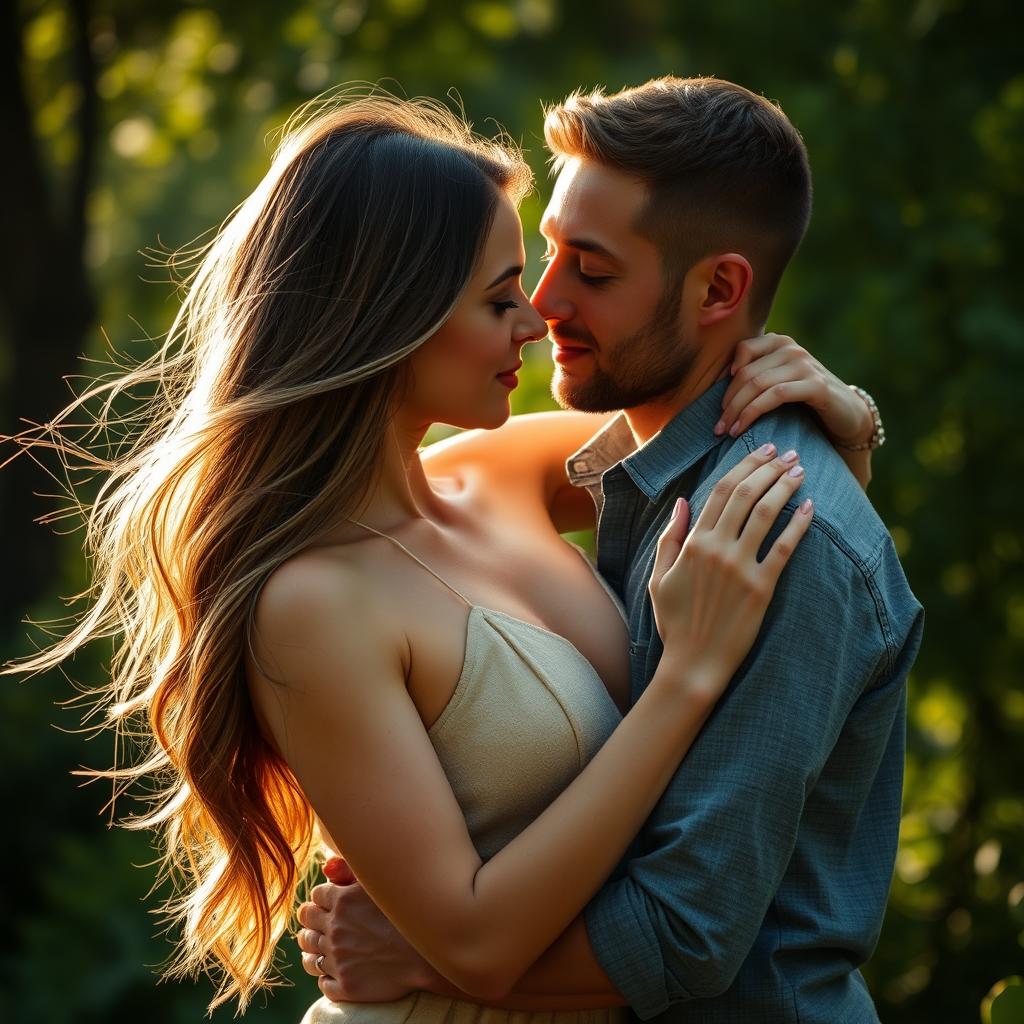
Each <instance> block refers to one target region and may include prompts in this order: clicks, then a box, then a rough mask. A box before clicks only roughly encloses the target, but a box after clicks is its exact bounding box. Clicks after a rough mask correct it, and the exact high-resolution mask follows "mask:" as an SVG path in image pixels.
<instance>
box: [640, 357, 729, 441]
mask: <svg viewBox="0 0 1024 1024" xmlns="http://www.w3.org/2000/svg"><path fill="white" fill-rule="evenodd" d="M735 347H736V346H735V345H730V346H729V347H728V348H727V349H726V350H724V351H723V350H722V349H721V348H718V350H717V352H715V353H714V354H712V353H710V352H708V350H707V349H705V350H703V351H702V355H703V354H704V353H705V352H707V353H708V355H707V357H706V358H704V359H701V358H699V357H698V359H697V360H696V361H695V362H694V365H693V367H692V368H691V370H690V372H689V373H688V374H687V375H686V377H685V378H684V380H683V382H682V383H681V384H680V385H679V387H678V388H675V389H674V390H673V391H670V392H669V393H668V394H665V395H662V396H660V397H659V398H656V399H654V400H653V401H650V402H646V403H644V404H643V405H638V406H636V408H634V409H624V410H623V412H624V413H625V416H626V422H627V423H628V424H629V429H630V430H632V432H633V439H634V440H635V441H636V445H637V447H638V448H639V447H640V446H641V445H644V444H646V443H647V442H648V441H650V439H651V438H652V437H654V435H655V434H657V433H658V431H659V430H661V429H662V428H663V427H664V426H665V424H666V423H668V422H670V421H671V420H672V419H673V418H674V417H675V416H676V415H677V414H678V413H680V412H682V411H683V409H685V408H686V407H687V406H688V405H690V404H691V403H692V402H694V401H695V400H696V399H698V398H700V396H701V395H703V394H704V392H705V391H707V389H708V388H709V387H711V386H712V384H714V383H715V382H716V381H719V380H722V379H723V378H724V377H726V376H728V373H729V366H730V365H731V363H732V354H733V350H734V349H735Z"/></svg>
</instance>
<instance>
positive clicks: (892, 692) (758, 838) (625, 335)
mask: <svg viewBox="0 0 1024 1024" xmlns="http://www.w3.org/2000/svg"><path fill="white" fill-rule="evenodd" d="M545 134H546V138H547V142H548V145H549V147H550V148H551V150H552V152H553V154H554V157H555V162H556V167H557V168H558V170H559V174H558V179H557V182H556V185H555V189H554V194H553V196H552V199H551V202H550V204H549V205H548V208H547V210H546V211H545V214H544V219H543V222H542V226H541V230H542V232H543V234H544V235H545V237H546V239H547V241H548V249H549V251H548V259H549V264H548V267H547V269H546V271H545V273H544V275H543V277H542V279H541V281H540V283H539V284H538V286H537V290H536V293H535V295H534V302H535V304H536V306H537V308H538V310H539V311H540V313H541V314H542V315H543V316H544V318H545V319H546V320H547V321H548V324H549V328H550V331H551V335H552V339H553V341H554V343H555V346H556V349H555V359H556V364H557V369H556V374H555V379H554V382H553V389H554V391H555V394H556V395H557V397H558V399H559V401H560V402H561V403H562V404H563V405H566V406H569V407H572V408H576V409H582V410H589V411H607V410H613V409H622V410H624V411H623V414H622V415H621V416H619V417H618V418H616V419H615V420H613V421H612V422H611V423H610V424H608V425H607V426H606V427H605V428H604V429H603V430H602V431H601V432H600V433H599V434H598V435H597V436H596V437H595V438H593V439H592V441H591V442H590V443H588V444H587V445H586V446H585V447H584V448H583V449H582V450H580V451H579V452H577V453H576V454H575V455H574V456H572V458H570V459H569V462H568V467H567V471H568V478H569V481H570V482H571V484H573V485H574V486H576V487H578V488H583V489H586V490H587V491H589V492H590V494H591V495H592V497H593V499H594V500H595V502H596V503H597V507H598V510H599V525H598V567H599V569H600V570H601V572H602V574H603V575H604V576H605V578H606V579H607V580H608V581H609V583H611V585H612V586H613V587H614V588H615V589H616V590H617V591H618V593H619V595H620V596H621V597H622V599H623V601H624V602H625V605H626V608H627V611H628V614H629V628H630V641H631V643H630V661H631V678H632V695H633V699H634V700H635V699H636V697H637V696H638V695H639V694H640V693H641V692H642V690H643V689H644V687H645V686H646V685H647V682H648V681H649V679H650V677H651V675H652V673H653V671H654V667H655V666H656V665H657V663H658V659H659V656H660V654H661V648H660V642H659V638H658V633H657V630H656V628H655V627H654V622H653V616H652V611H651V605H650V601H649V598H648V595H647V582H648V580H649V578H650V573H651V569H652V565H653V559H654V553H655V545H656V542H657V539H658V537H659V535H660V534H661V532H662V529H663V527H664V525H665V522H666V521H667V519H668V517H669V515H670V514H671V510H672V508H673V505H674V503H675V500H676V498H677V497H679V496H683V497H686V498H687V499H688V500H689V502H690V506H691V509H692V514H693V515H694V516H696V515H698V514H699V511H700V508H701V507H702V506H703V503H704V501H705V500H706V499H707V496H708V494H709V493H710V491H711V489H712V487H713V486H714V485H715V482H716V481H717V480H719V479H720V478H721V477H722V476H723V475H724V474H725V473H726V472H727V471H728V470H729V469H730V468H731V467H732V466H734V465H735V464H736V463H737V462H739V461H740V460H741V459H742V458H743V457H744V456H745V455H747V454H748V453H749V452H751V451H753V450H755V449H756V448H758V447H760V446H761V445H762V444H763V443H765V442H767V441H769V440H770V441H773V442H775V444H776V445H778V446H779V450H780V451H785V450H786V449H787V448H792V449H797V450H799V452H800V458H801V461H802V463H803V465H804V466H805V467H806V469H807V471H808V479H810V480H811V481H813V486H814V498H815V517H814V521H813V525H812V528H811V530H810V531H809V532H808V534H807V536H806V537H805V538H804V540H803V542H802V544H801V546H800V547H799V548H798V550H797V552H796V554H795V555H794V556H793V559H792V562H791V565H790V567H789V568H788V570H787V573H786V574H785V576H784V577H783V579H782V580H781V581H780V583H779V586H778V590H777V592H776V595H775V598H774V600H773V603H772V605H771V607H770V608H769V612H768V615H767V618H766V621H765V624H764V627H763V629H762V631H761V634H760V636H759V639H758V642H757V644H756V645H755V647H754V649H753V651H752V652H751V654H750V656H749V657H748V659H747V660H746V662H745V663H744V665H743V666H742V667H741V669H740V671H739V672H738V673H737V675H736V677H735V678H734V680H733V683H732V685H731V687H730V690H729V692H728V693H727V695H726V696H725V697H724V698H723V700H722V701H721V702H720V704H719V706H718V707H717V708H716V710H715V712H714V714H713V715H712V717H711V719H710V720H709V721H708V723H707V725H706V726H705V728H704V730H703V731H702V733H701V735H700V737H699V738H698V740H697V741H696V742H695V744H694V746H693V747H692V748H691V750H690V752H689V754H688V755H687V757H686V759H685V761H684V762H683V764H682V766H681V767H680V768H679V770H678V772H677V773H676V776H675V778H674V780H673V781H672V783H671V784H670V785H669V787H668V789H667V790H666V792H665V794H664V796H663V797H662V799H661V801H660V802H659V804H658V806H657V808H656V809H655V811H654V813H653V814H652V815H651V817H650V818H649V820H648V822H647V823H646V825H645V827H644V829H643V830H642V832H641V834H640V835H639V836H638V837H637V840H636V842H635V843H634V847H633V849H632V850H631V852H630V854H629V856H628V857H627V858H626V860H625V862H624V864H623V865H622V867H621V869H620V871H619V872H618V873H617V874H616V876H615V877H613V878H612V879H611V880H610V881H609V882H608V883H607V884H606V885H605V887H604V888H603V889H602V890H601V891H600V892H599V893H598V894H597V896H596V897H595V898H594V899H593V900H592V902H591V903H590V904H589V906H588V907H587V909H586V912H585V914H584V915H583V916H582V917H581V918H580V919H578V920H577V921H576V922H574V923H573V924H572V925H571V926H570V927H569V928H568V929H567V930H566V932H565V933H564V934H563V935H562V937H561V938H560V939H559V940H558V941H557V942H556V943H555V944H554V945H553V946H552V947H551V949H550V950H549V951H548V952H547V953H546V954H545V955H544V956H543V957H541V959H540V960H539V961H538V962H537V963H536V964H535V965H534V967H533V968H531V970H530V971H529V972H527V974H526V975H525V976H524V977H523V978H522V979H521V980H520V982H519V983H518V985H517V987H516V989H515V990H514V991H513V992H512V993H510V994H509V997H508V999H507V1000H505V1001H503V1002H502V1004H501V1005H505V1006H509V1007H520V1008H530V1009H555V1008H561V1007H565V1008H568V1007H574V1006H580V1007H583V1006H594V1005H615V1004H616V1003H621V1001H622V1000H625V1002H627V1003H628V1004H629V1005H630V1006H631V1007H632V1008H633V1010H634V1012H635V1013H636V1014H637V1015H638V1016H639V1017H640V1018H642V1019H644V1020H651V1019H655V1018H658V1017H660V1016H664V1019H665V1020H666V1021H673V1022H684V1021H700V1022H701V1024H713V1022H726V1021H728V1022H736V1021H747V1020H749V1021H755V1020H756V1021H773V1022H774V1021H778V1022H790V1021H792V1022H796V1021H800V1022H803V1024H809V1022H821V1024H825V1022H829V1024H835V1022H838V1021H846V1022H851V1024H861V1022H868V1021H876V1020H877V1014H876V1012H875V1009H874V1006H873V1004H872V1001H871V998H870V996H869V995H868V993H867V989H866V987H865V985H864V982H863V979H862V977H861V975H860V973H859V971H858V970H857V967H858V965H859V964H861V963H863V962H864V961H865V960H866V959H867V957H868V956H869V955H870V953H871V951H872V949H873V948H874V945H875V942H876V941H877V938H878V933H879V930H880V927H881V922H882V916H883V911H884V907H885V900H886V895H887V892H888V887H889V882H890V879H891V872H892V866H893V859H894V856H895V851H896V840H897V833H898V827H899V811H900V791H901V780H902V761H903V728H904V701H905V696H904V682H905V679H906V675H907V672H908V671H909V668H910V665H911V663H912V661H913V658H914V655H915V653H916V650H917V646H918V644H919V641H920V633H921V626H922V611H921V608H920V605H919V604H918V603H917V601H916V600H915V599H914V597H913V595H912V594H911V592H910V590H909V588H908V587H907V583H906V580H905V578H904V576H903V572H902V570H901V568H900V565H899V562H898V560H897V558H896V555H895V552H894V550H893V547H892V544H891V542H890V539H889V536H888V533H887V531H886V530H885V528H884V526H883V525H882V523H881V522H880V521H879V519H878V517H877V515H876V514H875V513H874V511H873V510H872V508H871V506H870V504H869V503H868V502H867V499H866V498H865V497H864V494H863V492H862V490H861V488H860V487H859V486H858V484H857V482H856V480H855V479H854V477H853V476H852V475H851V473H850V472H849V471H848V469H847V466H846V465H844V462H843V459H841V458H840V456H839V455H838V454H837V453H836V451H835V449H834V448H833V447H832V445H831V443H830V442H829V441H828V440H826V438H825V437H824V436H823V434H822V432H821V429H820V424H818V423H817V422H816V421H815V419H814V417H813V415H811V414H809V413H807V412H806V411H801V410H800V409H798V408H797V407H796V406H794V405H786V406H785V407H784V408H776V407H777V406H778V405H779V403H780V402H782V401H785V400H786V399H787V398H791V397H793V396H792V395H789V396H787V395H786V394H785V388H786V386H787V384H788V383H789V382H790V381H791V379H792V376H791V374H790V371H789V370H788V368H787V366H786V365H785V358H783V357H782V356H781V355H780V356H778V357H777V358H776V357H772V356H769V357H766V358H760V356H761V355H762V354H763V353H762V352H761V350H759V348H758V345H759V343H758V342H756V341H755V342H752V343H751V342H744V343H743V347H742V348H741V349H739V350H738V346H739V344H740V342H741V340H742V339H744V338H749V337H751V336H753V335H757V334H759V333H760V331H761V329H762V327H763V325H764V322H765V320H766V318H767V315H768V311H769V308H770V306H771V302H772V299H773V296H774V293H775V290H776V287H777V285H778V282H779V279H780V278H781V275H782V272H783V270H784V269H785V266H786V265H787V263H788V262H789V260H790V258H791V257H792V255H793V253H794V252H795V251H796V248H797V246H798V245H799V242H800V240H801V238H802V236H803V233H804V231H805V228H806V225H807V222H808V218H809V214H810V199H811V183H810V172H809V168H808V165H807V158H806V152H805V150H804V147H803V143H802V141H801V140H800V137H799V135H798V133H797V132H796V130H795V129H794V128H793V126H792V125H791V124H790V123H789V121H788V120H787V119H786V117H785V115H783V114H782V112H781V111H780V110H778V108H776V107H774V106H773V105H772V104H770V103H768V102H767V101H765V100H764V99H762V98H761V97H758V96H755V95H754V94H752V93H750V92H748V91H747V90H745V89H742V88H740V87H739V86H736V85H732V84H730V83H727V82H721V81H717V80H714V79H689V80H680V79H674V78H667V79H659V80H655V81H652V82H648V83H647V84H645V85H643V86H640V87H639V88H636V89H630V90H625V91H624V92H621V93H618V94H616V95H613V96H604V95H602V94H600V93H595V94H592V95H589V96H580V95H574V96H572V97H570V98H569V99H568V100H567V101H566V102H565V103H563V104H561V105H559V106H557V107H555V108H553V109H552V110H550V111H549V112H548V115H547V120H546V124H545ZM637 324H642V325H643V326H642V327H641V328H640V329H637V327H636V325H637ZM751 360H754V361H755V362H756V364H757V371H758V372H757V374H756V377H757V380H756V381H755V380H749V381H748V380H747V379H746V378H745V377H744V373H741V374H740V375H738V376H737V378H736V380H735V381H734V382H733V383H732V384H731V385H730V382H729V380H728V379H727V378H728V376H729V370H730V368H731V367H733V366H734V365H735V361H738V362H739V363H747V362H750V361H751ZM748 369H749V368H748ZM744 372H746V371H744ZM727 392H729V395H730V400H729V401H728V402H727V412H729V415H727V416H725V417H724V418H723V416H722V406H723V398H724V397H725V396H726V394H727ZM754 392H760V393H763V394H764V396H765V398H764V404H763V406H762V409H761V410H759V411H763V409H764V408H765V407H767V408H771V409H774V411H771V412H770V413H769V414H768V415H765V416H763V417H762V418H761V419H760V420H758V422H757V423H756V424H754V425H753V426H751V427H749V429H748V428H747V425H746V424H747V421H748V420H749V418H750V416H749V413H748V414H746V415H745V416H744V417H743V420H744V422H733V415H734V413H733V412H732V411H731V410H736V409H740V408H743V407H744V406H745V405H746V402H747V398H748V397H749V395H750V394H752V393H754ZM864 414H865V418H866V419H865V422H866V426H867V429H866V432H867V434H868V435H870V436H869V438H868V439H865V440H864V442H863V443H862V444H860V445H858V446H857V447H861V448H864V449H866V448H868V447H869V446H876V445H877V444H878V443H880V440H881V425H880V420H879V419H878V417H877V410H874V409H873V406H871V405H866V406H865V407H864ZM850 440H851V441H852V440H854V438H853V437H851V438H850ZM851 458H856V457H855V456H851ZM854 468H856V464H854ZM777 529H778V528H777ZM772 539H774V534H773V535H772V537H770V538H769V540H772ZM412 869H413V870H414V869H415V868H414V867H413V868H412ZM339 896H343V897H344V898H343V899H341V900H340V901H339V899H338V897H339ZM318 898H319V899H320V901H321V902H323V903H324V904H325V906H328V907H331V908H335V909H337V908H339V907H340V911H339V913H337V914H336V915H335V919H334V922H335V923H336V924H337V922H338V921H339V920H340V921H342V922H344V924H343V925H339V927H344V928H347V929H348V934H349V936H350V939H351V936H353V935H356V934H358V935H359V936H361V940H360V941H364V942H369V947H368V948H367V949H366V950H365V951H364V952H362V953H361V954H360V955H358V956H355V955H353V954H352V953H351V943H349V949H350V953H349V959H348V962H347V963H346V964H345V965H342V964H340V963H339V962H338V958H337V957H336V956H334V952H333V947H331V948H330V949H329V950H327V951H326V952H325V959H324V960H322V961H321V962H320V963H321V966H322V968H323V970H324V971H325V972H326V973H327V974H330V975H334V976H335V978H340V979H341V981H340V982H335V983H332V984H327V983H326V982H322V983H321V987H322V988H323V990H324V992H325V994H327V995H328V996H331V997H333V998H352V999H359V998H362V999H370V998H396V997H397V996H398V995H400V994H402V992H404V988H403V989H402V992H399V991H394V987H395V985H396V984H397V985H398V987H399V988H402V985H403V984H404V985H405V987H407V988H414V987H426V988H433V989H435V990H436V991H441V992H449V991H451V989H450V986H447V984H446V983H445V982H444V981H443V979H440V978H438V977H437V976H435V975H434V974H433V972H431V971H430V970H429V969H428V968H426V967H425V965H423V964H422V962H419V961H418V958H417V957H416V956H415V954H414V953H413V952H412V951H411V950H409V949H408V948H407V947H405V946H404V943H403V942H401V941H400V940H399V938H398V937H397V935H395V934H394V933H388V931H387V926H386V924H385V923H384V922H383V921H382V920H381V919H380V918H379V915H376V912H375V910H374V908H373V907H372V904H370V903H369V900H368V899H367V898H366V897H365V896H363V897H361V898H360V896H359V890H358V887H355V886H352V887H346V888H345V889H335V890H331V891H330V892H328V893H327V895H326V896H321V897H318ZM346 915H348V916H347V917H346ZM301 917H302V920H303V923H305V924H307V926H309V927H319V928H320V930H321V931H324V930H327V926H326V925H325V924H324V921H325V915H324V913H323V911H317V910H316V908H311V907H310V905H307V906H306V907H304V908H303V914H302V915H301ZM314 922H315V924H314ZM374 935H376V936H378V938H377V939H373V936H374ZM315 941H316V944H315V945H314V944H312V943H313V939H312V936H311V934H310V933H308V932H304V933H303V936H302V939H301V943H302V945H303V948H304V949H306V951H307V953H313V952H314V951H316V950H322V949H323V947H322V944H321V943H320V939H319V936H317V938H316V940H315ZM328 946H330V943H328ZM399 979H401V980H399ZM377 984H381V985H383V987H382V988H380V989H378V988H375V985H377ZM388 985H390V986H391V988H390V989H389V988H388Z"/></svg>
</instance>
